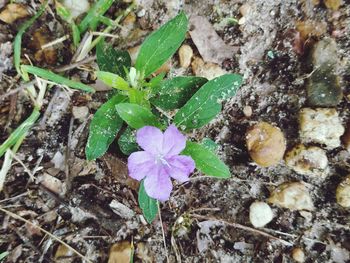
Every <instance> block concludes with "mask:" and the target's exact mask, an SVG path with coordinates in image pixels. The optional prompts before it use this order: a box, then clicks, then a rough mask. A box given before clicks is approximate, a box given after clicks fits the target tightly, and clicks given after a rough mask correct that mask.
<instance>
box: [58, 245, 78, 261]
mask: <svg viewBox="0 0 350 263" xmlns="http://www.w3.org/2000/svg"><path fill="white" fill-rule="evenodd" d="M73 254H74V253H73V251H72V250H70V249H69V248H68V247H67V246H65V245H59V246H58V247H57V250H56V253H55V259H60V258H67V257H71V256H73Z"/></svg>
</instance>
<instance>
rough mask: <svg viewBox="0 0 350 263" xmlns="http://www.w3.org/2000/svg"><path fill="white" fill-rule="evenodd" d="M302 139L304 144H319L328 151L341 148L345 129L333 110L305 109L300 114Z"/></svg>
mask: <svg viewBox="0 0 350 263" xmlns="http://www.w3.org/2000/svg"><path fill="white" fill-rule="evenodd" d="M299 125H300V131H299V133H300V138H301V140H302V141H303V142H304V143H310V142H314V143H319V144H323V145H325V146H326V148H327V149H334V148H337V147H339V146H340V136H342V135H343V133H344V127H343V125H342V123H341V120H340V118H339V115H338V112H337V111H336V110H335V109H332V108H316V109H311V108H303V109H301V111H300V112H299Z"/></svg>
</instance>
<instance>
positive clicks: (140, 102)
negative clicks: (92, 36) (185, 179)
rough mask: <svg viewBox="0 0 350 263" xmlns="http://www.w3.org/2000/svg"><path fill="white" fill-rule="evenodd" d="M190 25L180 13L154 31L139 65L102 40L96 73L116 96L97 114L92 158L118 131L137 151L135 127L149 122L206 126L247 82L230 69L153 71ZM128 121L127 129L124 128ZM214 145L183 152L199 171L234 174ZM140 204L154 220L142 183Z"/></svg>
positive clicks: (89, 150)
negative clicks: (219, 72)
mask: <svg viewBox="0 0 350 263" xmlns="http://www.w3.org/2000/svg"><path fill="white" fill-rule="evenodd" d="M187 27H188V19H187V17H186V15H185V14H184V13H183V12H181V13H180V14H179V15H177V16H176V17H175V18H173V19H171V20H170V21H168V22H167V23H166V24H164V25H163V26H162V27H160V28H159V29H158V30H157V31H155V32H153V33H152V34H150V35H149V36H148V37H147V38H146V39H145V41H144V42H143V44H142V45H141V48H140V51H139V54H138V56H137V59H136V62H135V65H131V59H130V56H129V53H128V52H126V51H121V50H117V49H114V48H113V47H112V46H109V45H108V44H106V43H105V42H104V41H101V42H100V43H99V44H98V46H97V62H98V65H99V69H100V71H97V72H96V76H97V78H98V79H99V80H101V81H103V82H104V83H105V84H106V85H108V86H110V87H112V88H114V89H115V95H114V96H113V97H112V98H110V99H109V100H108V101H107V102H106V103H104V104H103V105H102V106H101V107H100V108H99V109H98V110H97V112H96V113H95V115H94V117H93V119H92V122H91V125H90V133H89V138H88V143H87V146H86V157H87V159H89V160H93V159H96V158H98V157H100V156H102V155H103V154H104V153H105V152H106V151H107V150H108V147H109V145H110V144H111V143H112V142H113V141H114V140H115V138H116V136H117V135H118V133H120V134H119V139H118V142H117V143H118V145H119V148H120V150H121V151H122V152H123V153H124V154H126V155H129V154H131V153H132V152H134V151H137V150H138V149H139V148H138V146H137V144H136V142H135V131H136V130H137V129H139V128H142V127H144V126H146V125H150V126H155V127H158V128H160V129H165V128H166V127H167V126H168V125H169V124H170V123H174V124H175V125H176V126H177V127H178V128H179V129H181V130H182V131H184V132H186V131H190V130H192V129H197V128H200V127H203V126H204V125H206V124H207V123H209V122H210V121H211V120H212V119H214V118H215V116H216V115H217V114H218V113H219V112H220V111H221V102H222V101H223V100H226V99H228V98H230V97H232V96H233V95H235V93H236V91H237V89H238V88H239V86H240V85H241V83H242V77H241V76H240V75H237V74H226V75H223V76H220V77H218V78H215V79H213V80H210V81H208V80H207V79H205V78H201V77H194V76H178V77H174V78H171V79H164V77H165V74H159V75H155V74H154V73H155V72H156V71H157V70H158V69H159V68H160V67H161V66H162V65H163V64H164V63H165V62H166V61H167V60H168V59H169V58H171V56H172V55H174V53H175V52H176V50H177V49H178V48H179V47H180V45H181V43H182V42H183V41H184V39H185V34H186V32H187ZM175 112H176V113H175ZM174 113H175V115H174ZM170 116H173V117H170ZM124 122H125V124H126V126H127V128H126V129H124V131H122V132H121V130H122V126H123V123H124ZM215 149H216V145H215V143H214V142H212V141H210V140H206V141H203V143H202V144H201V143H196V142H191V141H188V142H187V145H186V148H185V150H184V151H183V152H182V154H184V155H189V156H191V157H192V159H193V160H194V161H195V163H196V168H197V169H198V170H199V171H200V172H202V173H204V174H206V175H208V176H212V177H217V178H229V177H230V170H229V168H228V167H227V166H226V165H225V164H224V163H223V162H222V161H221V160H220V159H219V158H218V157H217V156H216V154H215ZM139 203H140V207H141V208H142V209H143V212H144V215H145V217H146V219H147V221H148V222H151V221H152V220H153V219H154V217H155V216H156V213H157V211H158V208H157V205H156V201H155V200H153V199H152V198H150V197H148V196H147V194H146V193H145V191H144V187H143V184H141V187H140V191H139Z"/></svg>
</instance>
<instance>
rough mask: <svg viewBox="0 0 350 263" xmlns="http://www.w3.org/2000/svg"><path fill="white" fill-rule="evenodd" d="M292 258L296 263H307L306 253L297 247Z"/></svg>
mask: <svg viewBox="0 0 350 263" xmlns="http://www.w3.org/2000/svg"><path fill="white" fill-rule="evenodd" d="M292 258H293V259H294V260H295V261H296V262H300V263H302V262H304V261H305V254H304V251H303V250H302V249H301V248H299V247H296V248H294V249H293V250H292Z"/></svg>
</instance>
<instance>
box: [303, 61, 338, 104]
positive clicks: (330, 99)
mask: <svg viewBox="0 0 350 263" xmlns="http://www.w3.org/2000/svg"><path fill="white" fill-rule="evenodd" d="M306 92H307V101H308V104H309V105H310V106H315V107H332V106H337V105H338V103H339V102H340V101H341V100H342V98H343V91H342V89H341V87H340V84H339V77H338V76H337V75H336V74H335V73H334V69H333V68H331V67H329V66H325V65H322V66H321V67H319V68H318V69H316V70H315V71H314V72H313V73H312V74H311V76H310V78H309V79H308V81H307V84H306Z"/></svg>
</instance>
